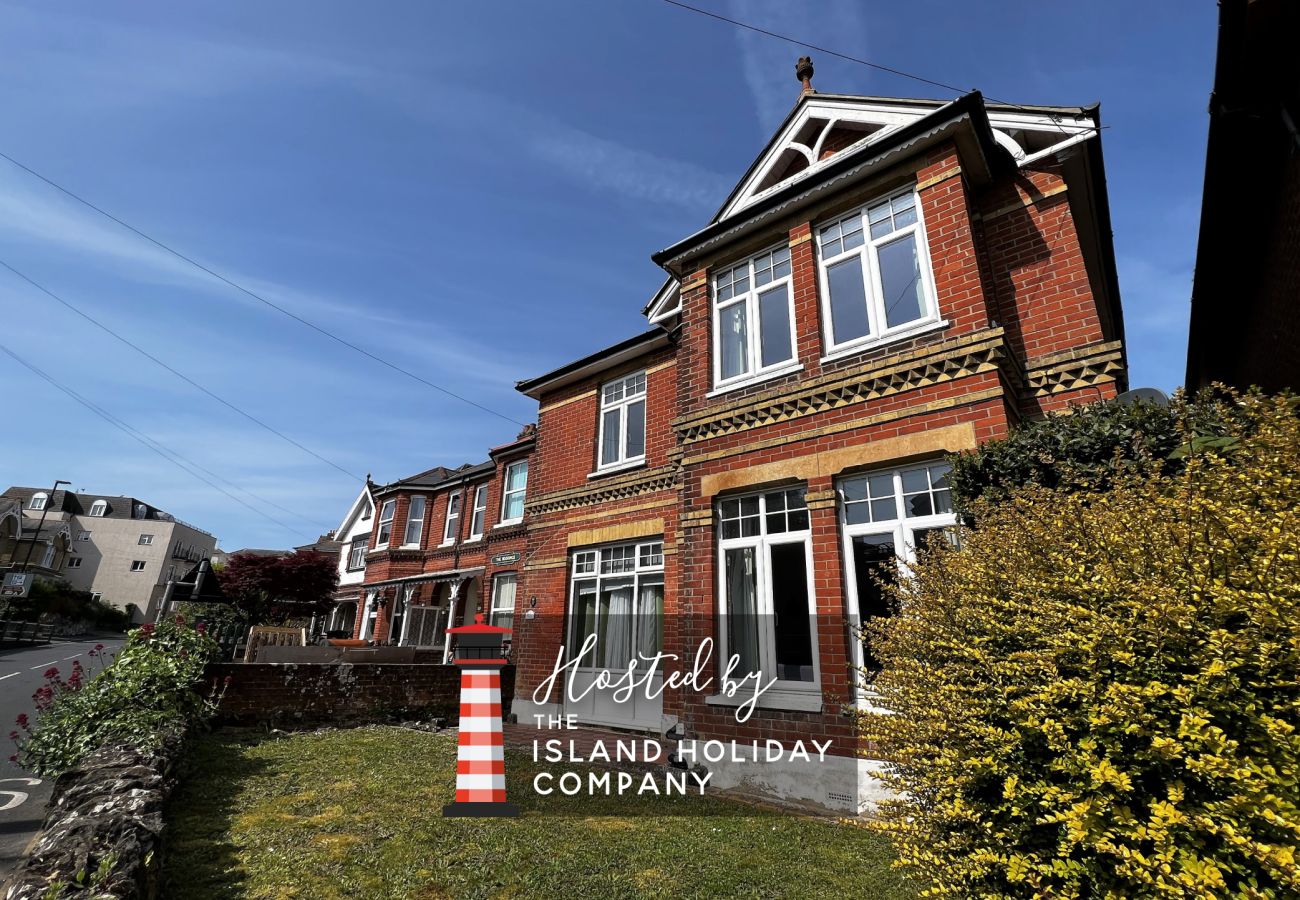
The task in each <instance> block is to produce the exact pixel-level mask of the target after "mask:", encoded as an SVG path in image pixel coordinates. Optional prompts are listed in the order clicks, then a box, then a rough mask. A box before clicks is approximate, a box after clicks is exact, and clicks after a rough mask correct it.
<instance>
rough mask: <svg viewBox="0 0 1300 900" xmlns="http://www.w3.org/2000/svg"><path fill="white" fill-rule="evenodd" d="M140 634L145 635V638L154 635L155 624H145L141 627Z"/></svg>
mask: <svg viewBox="0 0 1300 900" xmlns="http://www.w3.org/2000/svg"><path fill="white" fill-rule="evenodd" d="M140 633H141V634H143V635H144V636H145V637H148V636H149V635H151V634H153V622H145V623H144V624H143V625H141V626H140Z"/></svg>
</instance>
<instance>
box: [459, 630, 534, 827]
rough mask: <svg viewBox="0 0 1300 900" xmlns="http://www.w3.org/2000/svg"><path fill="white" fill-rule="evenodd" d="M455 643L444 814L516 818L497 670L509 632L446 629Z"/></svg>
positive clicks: (516, 811) (517, 810)
mask: <svg viewBox="0 0 1300 900" xmlns="http://www.w3.org/2000/svg"><path fill="white" fill-rule="evenodd" d="M447 633H448V634H454V635H455V636H456V639H457V643H456V660H455V662H456V665H457V666H459V667H460V737H459V739H458V741H457V747H456V801H455V802H454V803H448V804H447V805H446V806H444V807H443V808H442V814H443V815H444V816H517V815H519V807H517V806H515V804H513V803H508V802H506V758H505V744H504V741H503V736H502V732H501V668H502V667H503V666H504V665H506V662H507V661H506V658H505V654H504V653H503V652H502V644H503V642H504V641H505V637H506V635H508V634H509V633H510V629H509V628H498V627H496V626H493V625H485V624H484V623H483V615H482V613H480V614H478V615H476V616H475V617H474V624H473V625H462V626H461V627H459V628H448V629H447Z"/></svg>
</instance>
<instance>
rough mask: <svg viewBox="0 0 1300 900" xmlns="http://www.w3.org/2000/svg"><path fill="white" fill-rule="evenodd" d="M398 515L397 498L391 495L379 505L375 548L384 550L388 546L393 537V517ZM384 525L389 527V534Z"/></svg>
mask: <svg viewBox="0 0 1300 900" xmlns="http://www.w3.org/2000/svg"><path fill="white" fill-rule="evenodd" d="M396 515H397V498H396V497H390V498H389V499H387V500H385V501H384V502H383V505H382V506H380V507H379V527H378V528H376V529H375V549H376V550H382V549H384V548H385V547H387V546H388V544H389V542H390V541H392V539H393V519H394V518H395V517H396ZM385 516H387V518H384V517H385ZM384 526H387V527H388V534H384Z"/></svg>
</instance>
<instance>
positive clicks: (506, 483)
mask: <svg viewBox="0 0 1300 900" xmlns="http://www.w3.org/2000/svg"><path fill="white" fill-rule="evenodd" d="M521 466H522V467H523V470H524V483H523V486H522V487H518V488H515V489H514V490H510V473H511V472H513V471H514V470H515V469H517V468H519V467H521ZM516 494H518V495H519V515H518V516H514V517H509V516H507V515H506V510H507V509H509V508H510V501H511V499H512V498H513V497H514V496H515V495H516ZM527 496H528V460H526V459H520V460H516V461H515V462H512V463H510V464H509V465H508V466H506V470H505V472H503V473H502V477H501V521H499V522H498V523H497V526H496V527H498V528H500V527H501V526H502V525H515V524H517V523H519V522H522V521H523V520H524V499H525V498H526V497H527Z"/></svg>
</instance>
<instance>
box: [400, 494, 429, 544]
mask: <svg viewBox="0 0 1300 900" xmlns="http://www.w3.org/2000/svg"><path fill="white" fill-rule="evenodd" d="M423 535H424V497H422V496H419V495H416V496H414V497H412V498H411V504H410V506H408V507H407V509H406V534H405V535H404V537H403V539H402V545H403V546H405V547H418V546H420V538H421V537H422V536H423Z"/></svg>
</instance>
